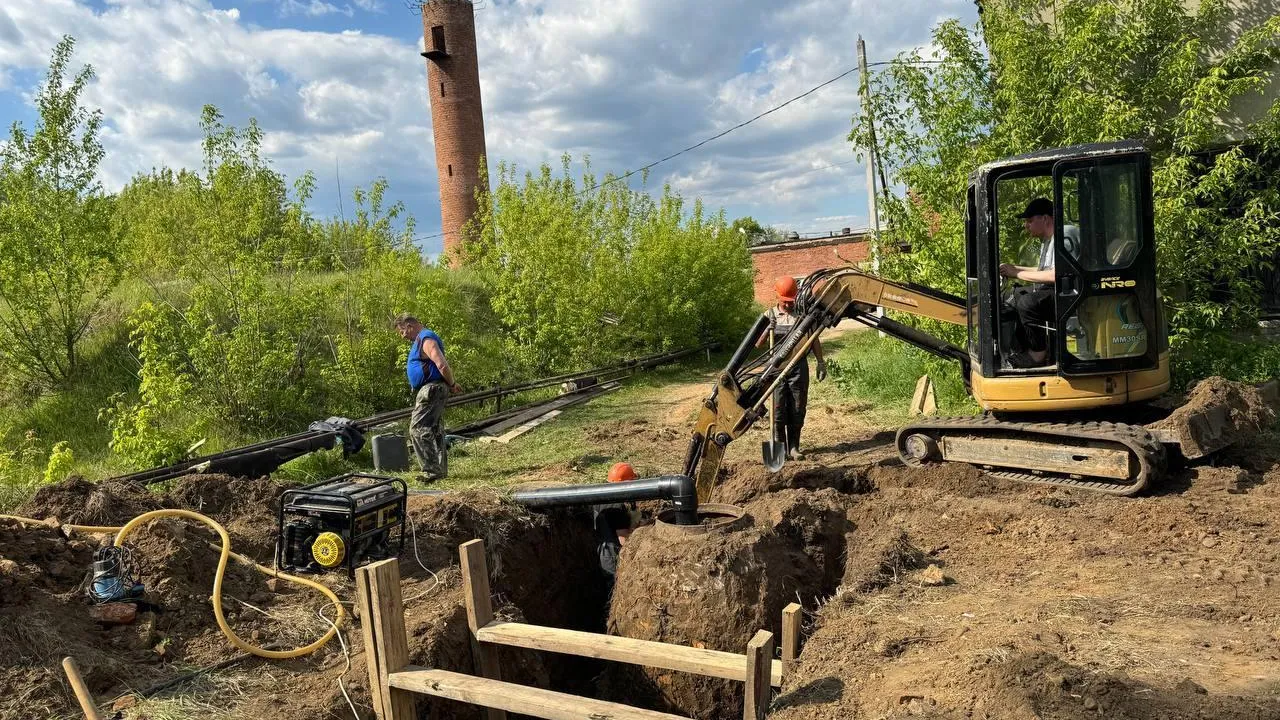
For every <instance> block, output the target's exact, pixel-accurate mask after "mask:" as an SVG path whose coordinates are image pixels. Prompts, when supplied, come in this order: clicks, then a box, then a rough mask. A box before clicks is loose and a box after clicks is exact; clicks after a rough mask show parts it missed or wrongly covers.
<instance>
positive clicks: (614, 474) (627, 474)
mask: <svg viewBox="0 0 1280 720" xmlns="http://www.w3.org/2000/svg"><path fill="white" fill-rule="evenodd" d="M635 479H636V470H635V468H633V467H631V464H630V463H624V462H620V463H614V464H613V467H611V468H609V482H611V483H615V482H627V481H629V480H635Z"/></svg>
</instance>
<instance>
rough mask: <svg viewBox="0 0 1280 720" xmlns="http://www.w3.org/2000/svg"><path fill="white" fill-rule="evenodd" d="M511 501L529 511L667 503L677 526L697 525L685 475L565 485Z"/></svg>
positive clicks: (693, 492) (694, 501)
mask: <svg viewBox="0 0 1280 720" xmlns="http://www.w3.org/2000/svg"><path fill="white" fill-rule="evenodd" d="M511 499H512V500H513V501H514V502H517V503H519V504H521V505H524V506H525V507H529V508H553V507H569V506H578V505H605V504H608V503H619V502H638V501H641V500H670V501H671V504H672V505H674V506H675V510H676V524H678V525H696V524H697V523H698V488H697V487H696V486H695V485H694V482H693V478H690V477H688V476H686V475H662V476H660V477H652V478H641V479H639V480H629V481H627V482H616V483H605V484H603V485H567V486H565V487H550V488H541V489H538V490H526V491H524V492H517V493H512V494H511Z"/></svg>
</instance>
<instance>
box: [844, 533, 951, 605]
mask: <svg viewBox="0 0 1280 720" xmlns="http://www.w3.org/2000/svg"><path fill="white" fill-rule="evenodd" d="M928 564H929V559H928V556H927V555H926V554H925V553H924V551H923V550H921V549H920V548H918V547H916V546H915V545H913V544H912V542H911V538H910V536H908V535H907V533H906V531H905V530H902V529H901V528H897V529H892V530H889V531H888V532H886V533H883V534H882V535H881V536H880V537H878V538H875V537H861V536H860V537H859V538H858V541H857V543H855V544H854V547H853V549H852V550H851V551H850V552H849V558H848V560H847V561H846V562H845V570H844V577H843V578H842V580H841V582H840V589H841V591H842V592H845V593H866V592H871V591H873V590H879V589H881V588H885V587H888V586H890V585H893V584H895V583H900V582H902V581H903V580H904V579H906V577H907V576H908V575H909V574H910V573H911V571H913V570H919V569H922V568H924V567H925V566H926V565H928Z"/></svg>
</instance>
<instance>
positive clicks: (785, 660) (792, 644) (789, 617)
mask: <svg viewBox="0 0 1280 720" xmlns="http://www.w3.org/2000/svg"><path fill="white" fill-rule="evenodd" d="M803 619H804V614H803V612H802V609H801V607H800V605H799V604H798V603H791V604H790V605H788V606H786V607H785V608H783V609H782V676H783V677H784V678H788V677H791V673H793V672H795V671H796V661H797V660H799V658H800V624H801V621H802V620H803Z"/></svg>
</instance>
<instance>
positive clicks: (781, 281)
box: [773, 275, 797, 300]
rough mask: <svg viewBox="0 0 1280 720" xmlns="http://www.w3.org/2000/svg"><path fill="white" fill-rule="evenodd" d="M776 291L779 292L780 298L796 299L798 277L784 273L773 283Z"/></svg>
mask: <svg viewBox="0 0 1280 720" xmlns="http://www.w3.org/2000/svg"><path fill="white" fill-rule="evenodd" d="M773 290H774V292H776V293H778V299H779V300H795V299H796V292H797V288H796V279H795V278H793V277H791V276H790V275H783V276H782V277H780V278H778V281H777V282H775V283H774V284H773Z"/></svg>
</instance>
